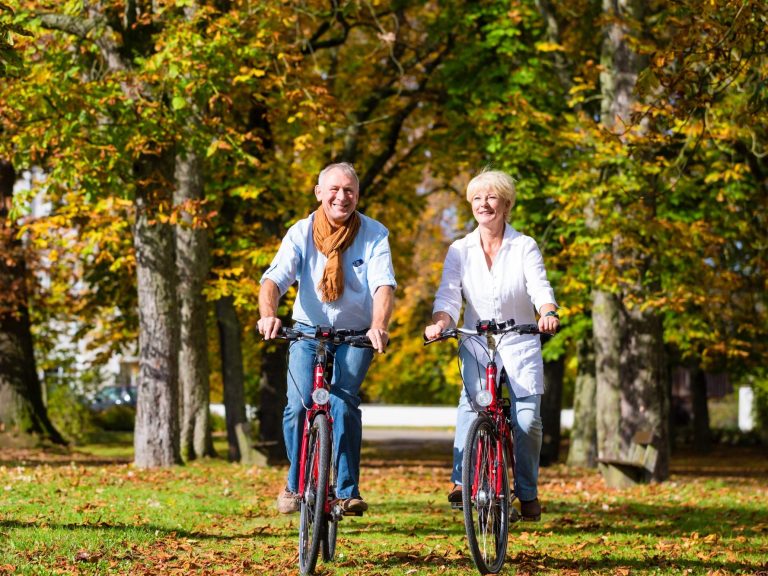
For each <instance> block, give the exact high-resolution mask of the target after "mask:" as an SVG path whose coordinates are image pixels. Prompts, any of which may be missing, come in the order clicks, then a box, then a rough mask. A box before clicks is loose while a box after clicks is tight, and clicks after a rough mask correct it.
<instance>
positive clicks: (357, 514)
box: [342, 510, 363, 516]
mask: <svg viewBox="0 0 768 576" xmlns="http://www.w3.org/2000/svg"><path fill="white" fill-rule="evenodd" d="M362 515H363V513H362V512H357V511H346V510H345V511H344V513H343V514H342V516H362Z"/></svg>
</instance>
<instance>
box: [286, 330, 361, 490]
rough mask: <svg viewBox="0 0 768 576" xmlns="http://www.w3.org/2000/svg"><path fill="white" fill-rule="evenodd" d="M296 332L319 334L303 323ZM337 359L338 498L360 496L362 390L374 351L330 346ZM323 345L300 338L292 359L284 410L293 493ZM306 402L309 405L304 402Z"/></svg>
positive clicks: (334, 394) (333, 392)
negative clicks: (317, 357) (317, 353)
mask: <svg viewBox="0 0 768 576" xmlns="http://www.w3.org/2000/svg"><path fill="white" fill-rule="evenodd" d="M294 328H295V329H296V330H302V331H308V332H310V333H312V332H314V328H311V327H308V326H304V325H299V324H297V325H296V326H294ZM326 347H327V350H328V352H329V354H331V355H332V356H335V359H334V363H333V379H332V380H331V418H333V446H334V453H333V454H334V465H335V466H336V471H337V473H336V474H337V475H336V497H337V498H351V497H356V498H358V497H360V490H359V488H358V482H359V479H360V447H361V444H362V436H363V423H362V418H361V414H362V412H361V411H360V397H359V396H358V392H359V391H360V386H361V385H362V383H363V379H364V378H365V375H366V373H367V372H368V367H369V366H370V365H371V360H372V359H373V350H371V349H370V348H354V347H352V346H349V345H347V344H342V345H341V346H333V345H330V344H329V345H327V346H326ZM316 349H317V343H316V342H313V341H312V340H299V341H297V342H295V343H294V344H293V345H292V346H291V349H290V353H289V357H288V405H287V406H286V407H285V411H284V412H283V438H284V439H285V451H286V453H287V454H288V460H289V461H290V463H291V466H290V468H289V470H288V483H287V485H288V490H290V491H291V492H297V491H298V486H299V459H300V458H301V437H302V434H303V433H304V416H305V414H306V410H305V409H304V405H306V406H311V404H312V397H311V396H312V373H313V370H312V367H313V365H314V364H313V361H314V358H315V350H316ZM302 400H303V404H302Z"/></svg>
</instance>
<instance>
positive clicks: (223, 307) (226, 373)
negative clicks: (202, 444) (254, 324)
mask: <svg viewBox="0 0 768 576" xmlns="http://www.w3.org/2000/svg"><path fill="white" fill-rule="evenodd" d="M216 323H217V325H218V327H219V346H220V349H221V372H222V377H223V380H224V410H225V413H226V420H227V444H228V446H229V452H228V455H229V460H230V462H239V461H240V459H241V457H242V454H241V451H240V444H239V442H238V438H237V429H238V426H241V425H243V424H246V423H247V422H248V418H247V415H246V413H245V376H244V373H243V347H242V331H241V328H240V320H239V318H238V317H237V310H235V303H234V299H233V298H232V296H224V297H223V298H219V299H218V300H217V301H216Z"/></svg>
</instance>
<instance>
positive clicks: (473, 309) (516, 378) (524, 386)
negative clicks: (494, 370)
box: [433, 224, 557, 398]
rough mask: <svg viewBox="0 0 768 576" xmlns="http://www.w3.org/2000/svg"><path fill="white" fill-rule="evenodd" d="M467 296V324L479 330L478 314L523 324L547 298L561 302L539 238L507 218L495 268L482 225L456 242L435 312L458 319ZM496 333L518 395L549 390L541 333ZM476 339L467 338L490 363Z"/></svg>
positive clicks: (500, 353) (447, 261) (501, 356)
mask: <svg viewBox="0 0 768 576" xmlns="http://www.w3.org/2000/svg"><path fill="white" fill-rule="evenodd" d="M462 301H466V307H465V309H464V324H463V327H464V328H467V329H472V330H473V329H474V328H475V325H476V324H477V321H478V320H496V321H497V322H503V321H507V320H511V319H514V321H515V323H517V324H533V323H535V322H536V316H535V313H534V307H535V309H536V310H541V307H542V306H543V305H544V304H555V305H557V303H556V302H555V294H554V292H553V290H552V286H550V284H549V281H548V280H547V271H546V270H545V268H544V259H543V258H542V256H541V252H540V251H539V247H538V246H537V245H536V241H535V240H534V239H533V238H531V237H530V236H525V235H523V234H520V233H519V232H518V231H516V230H515V229H513V228H512V227H511V226H509V225H508V224H507V225H506V228H505V230H504V239H503V240H502V244H501V248H500V249H499V252H498V254H497V255H496V258H495V259H494V262H493V266H492V267H491V268H490V270H489V269H488V265H487V264H486V260H485V253H484V252H483V248H482V246H481V244H480V230H479V229H478V228H476V229H475V230H474V231H473V232H471V233H469V234H467V235H466V236H465V237H464V238H461V239H460V240H456V241H455V242H454V243H453V244H451V246H450V248H448V254H447V256H446V257H445V262H444V264H443V277H442V280H441V282H440V288H438V290H437V295H436V296H435V304H434V307H433V313H434V312H446V313H447V314H448V315H449V316H450V317H451V318H452V319H453V321H454V322H455V323H456V324H457V325H458V323H459V314H460V313H461V306H462ZM496 339H497V346H498V347H497V351H498V357H497V359H496V361H497V363H498V364H499V372H501V368H502V366H503V367H506V369H507V374H508V376H509V380H510V385H511V386H512V391H513V392H514V393H515V396H516V397H518V398H519V397H524V396H530V395H531V394H543V393H544V366H543V361H542V358H541V341H540V339H539V336H536V335H531V334H528V335H517V334H507V335H504V336H503V337H498V336H497V337H496ZM472 340H473V342H468V343H467V345H468V346H469V349H470V350H472V351H473V353H474V354H475V357H476V358H477V359H478V360H479V361H480V362H481V364H482V365H485V362H486V360H487V357H486V356H485V353H484V349H485V346H483V347H482V348H480V346H479V345H478V344H476V343H479V342H480V341H483V342H484V340H482V339H480V338H472ZM499 359H500V360H501V361H500V362H499Z"/></svg>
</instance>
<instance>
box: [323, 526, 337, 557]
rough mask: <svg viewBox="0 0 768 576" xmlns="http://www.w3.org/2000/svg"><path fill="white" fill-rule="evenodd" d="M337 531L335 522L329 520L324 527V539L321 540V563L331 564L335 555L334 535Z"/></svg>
mask: <svg viewBox="0 0 768 576" xmlns="http://www.w3.org/2000/svg"><path fill="white" fill-rule="evenodd" d="M338 530H339V522H338V521H337V520H329V521H328V525H327V527H326V534H325V538H323V562H332V561H333V557H334V556H335V555H336V533H337V532H338Z"/></svg>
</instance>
